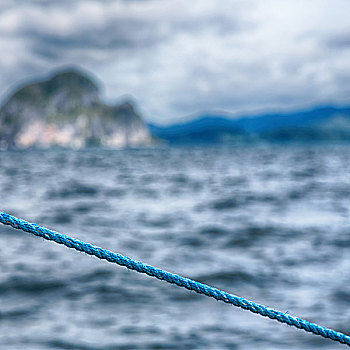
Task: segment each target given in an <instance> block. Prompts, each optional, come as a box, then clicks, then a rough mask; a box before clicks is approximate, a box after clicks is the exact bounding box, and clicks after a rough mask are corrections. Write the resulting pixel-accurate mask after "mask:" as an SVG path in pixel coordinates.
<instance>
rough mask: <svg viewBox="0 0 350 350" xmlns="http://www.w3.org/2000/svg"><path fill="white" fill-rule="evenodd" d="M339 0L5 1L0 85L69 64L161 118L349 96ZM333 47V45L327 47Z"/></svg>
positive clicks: (344, 20)
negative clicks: (127, 96) (212, 110)
mask: <svg viewBox="0 0 350 350" xmlns="http://www.w3.org/2000/svg"><path fill="white" fill-rule="evenodd" d="M349 11H350V4H349V2H348V1H347V0H334V1H332V2H329V1H327V0H310V1H308V2H305V1H301V0H286V1H284V2H280V1H277V0H264V1H262V0H244V1H243V0H222V1H220V2H215V1H211V0H193V1H191V3H190V4H189V3H188V1H185V0H119V1H118V0H115V1H111V0H102V1H97V0H88V1H86V0H84V1H80V0H77V1H68V0H61V1H40V0H37V1H35V0H26V1H24V0H17V1H14V0H11V1H8V0H3V1H2V2H1V4H0V34H1V35H0V46H1V47H2V55H0V73H1V77H2V79H1V81H0V91H3V93H4V92H5V91H6V89H7V88H8V87H9V86H10V87H13V86H15V84H16V83H18V82H19V81H22V80H23V79H27V78H30V77H34V76H36V75H40V76H42V75H45V74H46V73H47V72H48V71H49V70H51V69H55V68H57V67H61V66H63V65H67V64H75V65H81V66H82V67H83V68H86V69H88V70H90V71H92V72H94V73H95V74H96V75H97V77H98V78H99V80H101V81H102V82H105V84H106V88H105V90H104V92H105V98H106V99H108V100H115V99H117V98H118V97H119V96H123V95H124V94H129V95H132V96H134V97H135V99H136V100H137V101H138V104H139V108H140V109H141V111H142V113H143V114H144V115H145V116H146V117H147V118H148V119H149V120H153V121H158V122H167V121H170V120H176V118H180V117H183V116H184V115H187V114H192V113H195V112H197V111H200V110H208V109H220V110H223V109H225V110H228V111H232V112H237V113H240V112H246V111H250V110H255V109H266V108H279V109H288V108H296V107H299V106H305V105H308V104H313V103H337V102H350V98H349V96H350V91H349V72H350V57H349V56H350V52H349V51H350V50H349V45H350V43H349V40H348V35H347V34H346V33H349V26H348V16H347V13H348V12H349ZM334 51H336V54H335V52H334Z"/></svg>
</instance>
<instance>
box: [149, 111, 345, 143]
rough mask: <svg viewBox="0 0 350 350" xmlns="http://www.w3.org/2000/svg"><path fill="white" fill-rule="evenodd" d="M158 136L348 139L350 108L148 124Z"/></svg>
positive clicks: (173, 138)
mask: <svg viewBox="0 0 350 350" xmlns="http://www.w3.org/2000/svg"><path fill="white" fill-rule="evenodd" d="M149 127H150V130H151V132H152V134H153V135H154V136H155V137H158V138H160V139H163V140H166V141H168V142H170V143H193V142H196V143H197V142H202V143H203V142H210V143H211V142H227V141H230V142H237V141H239V142H240V141H242V140H243V141H244V140H245V141H251V140H256V139H261V140H270V141H298V140H304V141H307V140H310V141H312V140H315V141H316V140H331V139H333V140H349V141H350V107H332V106H326V107H317V108H314V109H310V110H306V111H305V110H302V111H295V112H290V113H270V114H261V115H255V116H244V117H239V118H237V117H236V118H233V117H232V118H230V117H229V116H223V115H216V114H206V115H202V116H198V117H197V118H195V119H193V120H190V121H188V122H185V123H181V124H174V125H170V126H157V125H149Z"/></svg>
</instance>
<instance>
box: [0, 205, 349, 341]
mask: <svg viewBox="0 0 350 350" xmlns="http://www.w3.org/2000/svg"><path fill="white" fill-rule="evenodd" d="M0 222H1V223H3V224H5V225H9V226H12V227H13V228H15V229H18V230H22V231H25V232H29V233H32V234H33V235H35V236H38V237H42V238H44V239H47V240H49V241H54V242H56V243H58V244H63V245H65V246H66V247H68V248H72V249H76V250H78V251H80V252H84V253H86V254H89V255H94V256H96V257H97V258H99V259H104V260H107V261H109V262H112V263H115V264H118V265H121V266H124V267H126V268H128V269H130V270H135V271H137V272H140V273H145V274H147V275H148V276H151V277H155V278H158V279H159V280H163V281H166V282H168V283H172V284H176V285H177V286H179V287H184V288H186V289H188V290H192V291H195V292H196V293H199V294H204V295H206V296H208V297H212V298H214V299H216V300H220V301H223V302H225V303H227V304H232V305H234V306H237V307H240V308H242V309H244V310H248V311H251V312H253V313H256V314H260V315H262V316H265V317H268V318H270V319H274V320H277V321H278V322H282V323H286V324H288V325H290V326H294V327H297V328H299V329H303V330H305V331H306V332H310V333H313V334H316V335H320V336H322V337H324V338H329V339H332V340H334V341H337V342H339V343H342V344H346V345H348V346H350V336H348V335H346V334H343V333H340V332H337V331H334V330H332V329H329V328H325V327H322V326H319V325H317V324H315V323H311V322H309V321H306V320H303V319H301V318H298V317H294V316H291V315H289V314H286V313H283V312H281V311H277V310H274V309H271V308H269V307H266V306H264V305H261V304H257V303H255V302H253V301H249V300H247V299H245V298H242V297H238V296H236V295H233V294H230V293H227V292H224V291H222V290H220V289H217V288H214V287H211V286H208V285H206V284H203V283H200V282H196V281H194V280H191V279H189V278H186V277H182V276H180V275H176V274H174V273H171V272H168V271H164V270H162V269H159V268H157V267H153V266H151V265H148V264H144V263H142V262H140V261H137V260H134V259H131V258H129V257H126V256H123V255H121V254H118V253H114V252H111V251H109V250H107V249H103V248H100V247H97V246H94V245H93V244H90V243H86V242H82V241H80V240H78V239H75V238H71V237H69V236H67V235H64V234H61V233H58V232H55V231H52V230H49V229H47V228H44V227H41V226H39V225H37V224H35V223H29V222H27V221H25V220H22V219H18V218H16V217H14V216H11V215H9V214H6V213H3V212H0Z"/></svg>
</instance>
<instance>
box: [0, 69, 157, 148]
mask: <svg viewBox="0 0 350 350" xmlns="http://www.w3.org/2000/svg"><path fill="white" fill-rule="evenodd" d="M150 142H151V135H150V133H149V130H148V126H147V124H146V123H145V122H144V121H143V120H142V118H141V117H140V116H139V115H138V114H137V113H136V111H135V109H134V107H133V105H132V104H131V103H129V102H125V103H123V104H120V105H107V104H105V103H103V102H102V101H101V99H100V94H99V89H98V87H97V85H96V83H95V82H94V80H93V79H91V78H89V77H88V76H87V75H86V74H84V73H82V72H81V71H79V70H77V69H69V70H65V71H60V72H56V73H55V74H53V75H52V76H50V77H49V78H48V79H47V80H43V81H39V82H35V83H31V84H27V85H25V86H23V87H21V88H20V89H18V90H17V91H15V92H14V93H13V94H11V96H10V97H9V98H8V99H7V100H6V101H5V103H4V104H3V105H2V106H1V107H0V147H1V148H29V147H36V148H49V147H53V146H58V147H73V148H83V147H88V146H104V147H110V148H121V147H129V146H131V147H134V146H141V145H147V144H149V143H150Z"/></svg>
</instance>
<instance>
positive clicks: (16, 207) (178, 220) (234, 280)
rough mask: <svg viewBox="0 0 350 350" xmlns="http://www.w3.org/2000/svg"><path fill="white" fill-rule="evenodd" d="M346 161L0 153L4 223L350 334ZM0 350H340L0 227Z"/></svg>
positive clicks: (239, 152) (232, 153)
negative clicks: (66, 237)
mask: <svg viewBox="0 0 350 350" xmlns="http://www.w3.org/2000/svg"><path fill="white" fill-rule="evenodd" d="M349 204H350V147H349V146H348V145H347V146H344V145H338V146H337V145H333V146H330V145H329V146H317V145H308V146H277V145H274V146H255V147H240V148H220V147H207V148H164V149H148V150H125V151H106V150H90V151H26V152H2V153H0V210H2V211H5V212H9V213H11V214H13V215H16V216H19V217H22V218H24V219H27V220H29V221H36V222H38V223H40V224H42V225H44V226H47V227H50V228H52V229H55V230H57V231H59V232H63V233H67V234H71V235H73V236H75V237H77V238H79V239H82V240H86V241H89V242H92V243H94V244H97V245H100V246H102V247H105V248H108V249H110V250H114V251H117V252H120V253H122V254H126V255H128V256H131V257H133V258H136V259H139V260H142V261H144V262H147V263H149V264H152V265H155V266H159V267H161V268H164V269H167V270H169V271H172V272H176V273H179V274H182V275H185V276H188V277H191V278H193V279H196V280H199V281H201V282H204V283H209V284H211V285H214V286H216V287H219V288H222V289H224V290H226V291H229V292H231V293H234V294H236V295H240V296H244V297H246V298H248V299H251V300H254V301H256V302H259V303H262V304H265V305H268V306H271V307H274V308H277V309H279V310H281V311H288V312H289V313H290V314H292V315H295V316H299V317H302V318H306V319H308V320H310V321H313V322H316V323H319V324H321V325H324V326H327V327H330V328H334V329H337V330H339V331H342V332H345V333H348V334H349V333H350V221H349V217H350V206H349ZM0 348H1V349H10V350H12V349H30V350H43V349H45V350H47V349H74V350H92V349H97V350H107V349H253V348H257V349H286V348H288V349H319V348H322V349H336V348H338V349H341V348H344V346H343V345H341V344H337V343H333V342H332V341H330V340H326V339H323V338H321V337H317V336H314V335H310V334H308V333H306V332H304V331H300V330H297V329H295V328H291V327H288V326H285V325H281V324H279V323H277V322H275V321H271V320H269V319H266V318H263V317H261V316H257V315H254V314H251V313H249V312H247V311H243V310H240V309H237V308H235V307H232V306H229V305H226V304H224V303H220V302H216V301H214V300H212V299H209V298H207V297H204V296H199V295H196V294H194V293H192V292H188V291H186V290H182V289H181V288H178V287H175V286H171V285H167V284H166V283H164V282H160V281H158V280H154V279H151V278H149V277H147V276H143V275H139V274H137V273H135V272H130V271H127V270H126V269H124V268H121V267H118V266H114V265H113V264H110V263H107V262H103V261H100V260H98V259H96V258H93V257H89V256H86V255H83V254H80V253H78V252H76V251H71V250H69V249H66V248H64V247H62V246H58V245H56V244H54V243H50V242H47V241H44V240H42V239H39V238H36V237H33V236H31V235H29V234H25V233H22V232H19V231H16V230H13V229H11V228H7V227H5V226H0Z"/></svg>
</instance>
